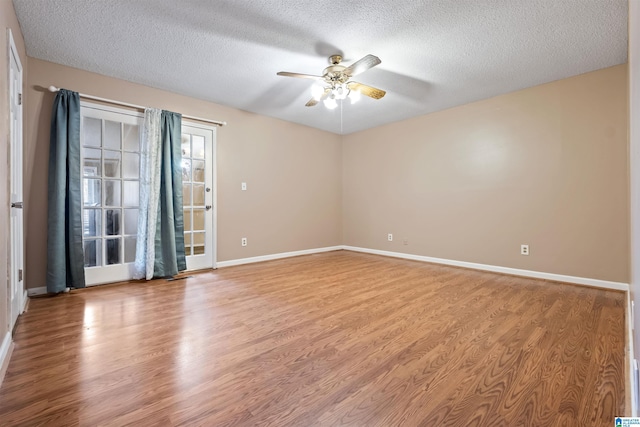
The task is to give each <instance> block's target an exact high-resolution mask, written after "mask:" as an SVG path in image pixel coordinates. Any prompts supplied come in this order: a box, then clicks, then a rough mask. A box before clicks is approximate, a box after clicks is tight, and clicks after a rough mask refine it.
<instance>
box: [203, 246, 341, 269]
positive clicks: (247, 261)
mask: <svg viewBox="0 0 640 427" xmlns="http://www.w3.org/2000/svg"><path fill="white" fill-rule="evenodd" d="M342 248H343V247H342V246H329V247H326V248H316V249H305V250H303V251H294V252H282V253H279V254H271V255H262V256H255V257H251V258H240V259H232V260H229V261H218V262H217V263H216V265H217V267H218V268H224V267H232V266H234V265H242V264H251V263H254V262H263V261H272V260H274V259H281V258H291V257H294V256H300V255H311V254H319V253H321V252H332V251H339V250H342Z"/></svg>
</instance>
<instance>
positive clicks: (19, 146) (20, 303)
mask: <svg viewBox="0 0 640 427" xmlns="http://www.w3.org/2000/svg"><path fill="white" fill-rule="evenodd" d="M7 41H8V49H7V52H8V58H7V59H8V61H7V65H8V68H9V69H8V73H7V78H8V80H9V90H8V94H7V95H8V99H9V117H10V122H11V123H10V124H9V168H10V170H9V203H14V202H21V203H22V202H23V200H22V199H23V198H24V187H23V184H24V179H23V172H24V171H23V168H24V162H23V155H24V152H23V147H24V132H23V129H24V122H23V120H24V116H23V102H22V99H21V97H22V94H23V82H24V80H23V72H24V68H23V67H22V61H21V60H20V55H19V54H18V49H17V47H16V44H15V41H14V39H13V34H12V32H11V29H10V28H9V29H7ZM12 62H15V64H16V66H17V71H18V81H19V86H20V87H19V89H18V93H17V94H16V93H14V90H15V86H14V85H13V81H12V78H11V77H12ZM13 96H18V97H20V98H19V101H18V105H17V107H18V108H17V111H16V112H15V113H16V115H17V120H16V121H17V126H16V127H15V128H14V126H13V117H12V111H13V105H11V104H12V98H13ZM16 183H17V185H18V187H19V189H20V191H19V192H20V193H21V194H16V197H18V198H20V199H21V200H13V199H14V195H13V192H12V190H13V188H14V184H16ZM9 211H10V215H9V245H8V246H9V257H8V258H9V259H8V269H9V272H8V273H9V280H8V289H7V290H8V294H7V303H8V306H9V307H8V308H9V310H8V312H9V313H8V314H9V327H10V331H11V330H13V328H14V327H15V324H16V322H17V320H18V316H20V314H22V313H23V312H24V309H25V304H26V302H27V290H26V287H25V277H24V258H25V257H24V210H23V209H22V208H14V207H11V206H10V207H9ZM18 214H19V215H20V217H21V220H20V221H19V223H18V224H15V219H14V218H13V217H14V216H16V215H18ZM14 227H17V230H14ZM16 239H17V240H16ZM16 249H17V251H16ZM16 252H18V253H16ZM16 269H17V270H18V271H16ZM20 271H22V277H20ZM16 281H17V283H16ZM14 286H15V287H20V286H21V289H18V290H17V291H16V293H17V294H16V295H15V298H17V301H16V302H15V303H13V302H12V297H13V288H14Z"/></svg>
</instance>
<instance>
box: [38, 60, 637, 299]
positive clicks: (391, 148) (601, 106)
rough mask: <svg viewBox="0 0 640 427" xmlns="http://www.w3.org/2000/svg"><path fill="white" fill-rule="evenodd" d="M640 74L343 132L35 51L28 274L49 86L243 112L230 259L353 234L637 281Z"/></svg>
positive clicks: (232, 139)
mask: <svg viewBox="0 0 640 427" xmlns="http://www.w3.org/2000/svg"><path fill="white" fill-rule="evenodd" d="M626 78H627V67H626V65H621V66H617V67H612V68H608V69H605V70H600V71H596V72H593V73H588V74H585V75H581V76H577V77H572V78H569V79H565V80H561V81H558V82H553V83H550V84H546V85H542V86H538V87H534V88H529V89H526V90H522V91H518V92H514V93H510V94H507V95H503V96H499V97H496V98H492V99H489V100H485V101H481V102H477V103H473V104H469V105H465V106H462V107H457V108H453V109H450V110H446V111H442V112H438V113H434V114H429V115H425V116H421V117H418V118H414V119H411V120H406V121H403V122H399V123H394V124H390V125H387V126H382V127H379V128H375V129H371V130H368V131H363V132H359V133H356V134H351V135H347V136H344V137H340V136H338V135H334V134H331V133H326V132H322V131H318V130H314V129H312V128H308V127H304V126H300V125H295V124H291V123H287V122H284V121H280V120H277V119H272V118H268V117H264V116H259V115H255V114H251V113H246V112H242V111H239V110H236V109H232V108H228V107H223V106H220V105H216V104H212V103H208V102H204V101H200V100H196V99H192V98H188V97H184V96H181V95H177V94H173V93H168V92H165V91H161V90H157V89H152V88H149V87H146V86H141V85H136V84H133V83H128V82H124V81H121V80H116V79H112V78H108V77H105V76H100V75H97V74H93V73H89V72H85V71H81V70H77V69H72V68H69V67H64V66H61V65H56V64H52V63H49V62H45V61H40V60H37V59H33V58H29V67H28V83H29V88H28V95H27V96H28V99H29V102H28V103H27V110H26V120H27V121H28V123H29V126H28V129H27V132H26V141H25V142H26V147H25V162H26V168H27V176H26V181H25V184H26V189H27V190H28V191H27V195H26V206H27V207H28V208H27V210H26V215H27V231H26V233H27V236H26V244H27V266H26V268H27V285H28V287H40V286H44V278H45V268H46V259H45V255H46V250H45V246H44V244H43V242H44V239H43V238H44V236H46V199H47V183H46V170H47V162H48V137H49V136H48V135H49V121H50V109H51V103H52V101H53V95H52V94H50V93H48V92H46V91H45V90H44V88H45V87H47V86H49V85H55V86H60V87H66V88H69V89H72V90H77V91H80V92H85V93H91V94H93V95H97V96H103V97H108V98H112V99H118V100H122V101H128V102H132V103H136V104H146V105H149V106H154V107H159V108H165V109H168V110H173V111H178V112H181V113H184V114H192V115H196V116H201V117H210V118H213V119H217V120H226V121H228V122H229V126H227V127H223V128H219V130H218V173H217V177H218V231H219V235H218V249H219V251H218V260H219V261H224V260H230V259H237V258H245V257H251V256H258V255H266V254H272V253H280V252H287V251H295V250H302V249H309V248H317V247H325V246H333V245H339V244H346V245H351V246H360V247H366V248H373V249H381V250H389V251H396V252H406V253H411V254H418V255H425V256H431V257H439V258H447V259H453V260H461V261H468V262H477V263H483V264H491V265H499V266H505V267H513V268H521V269H528V270H536V271H543V272H549V273H557V274H567V275H573V276H580V277H589V278H595V279H602V280H611V281H620V282H627V281H628V280H629V213H628V211H629V207H628V203H629V201H628V186H629V184H628V178H627V172H628V171H627V169H628V168H627V158H628V156H627V124H628V123H627V118H626V117H627V104H626V97H627V81H626ZM242 181H245V182H247V183H248V188H249V190H248V191H246V192H242V191H240V183H241V182H242ZM341 195H342V197H340V196H341ZM387 233H393V234H394V236H395V239H394V241H393V242H387V241H386V235H387ZM241 237H248V239H249V246H248V247H246V248H242V247H241V246H240V238H241ZM404 239H407V241H408V244H407V245H404V244H403V241H404ZM522 243H526V244H529V245H530V247H531V255H530V256H528V257H525V256H521V255H519V248H520V244H522Z"/></svg>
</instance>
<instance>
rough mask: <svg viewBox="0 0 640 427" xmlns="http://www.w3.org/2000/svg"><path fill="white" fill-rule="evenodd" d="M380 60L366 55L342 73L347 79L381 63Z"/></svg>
mask: <svg viewBox="0 0 640 427" xmlns="http://www.w3.org/2000/svg"><path fill="white" fill-rule="evenodd" d="M381 62H382V61H380V58H378V57H377V56H374V55H367V56H365V57H364V58H362V59H359V60H358V61H356V62H354V63H353V64H351V65H349V66H348V67H347V68H345V69H344V71H343V73H344V74H346V75H347V76H349V77H353V76H356V75H358V74H360V73H362V72H364V71H367V70H368V69H369V68H373V67H375V66H376V65H378V64H379V63H381Z"/></svg>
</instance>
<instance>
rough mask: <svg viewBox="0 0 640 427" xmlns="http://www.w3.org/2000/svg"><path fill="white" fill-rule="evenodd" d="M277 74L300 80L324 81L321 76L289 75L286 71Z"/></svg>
mask: <svg viewBox="0 0 640 427" xmlns="http://www.w3.org/2000/svg"><path fill="white" fill-rule="evenodd" d="M277 74H278V75H279V76H284V77H299V78H301V79H312V80H324V77H322V76H314V75H311V74H300V73H290V72H288V71H280V72H279V73H277Z"/></svg>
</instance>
